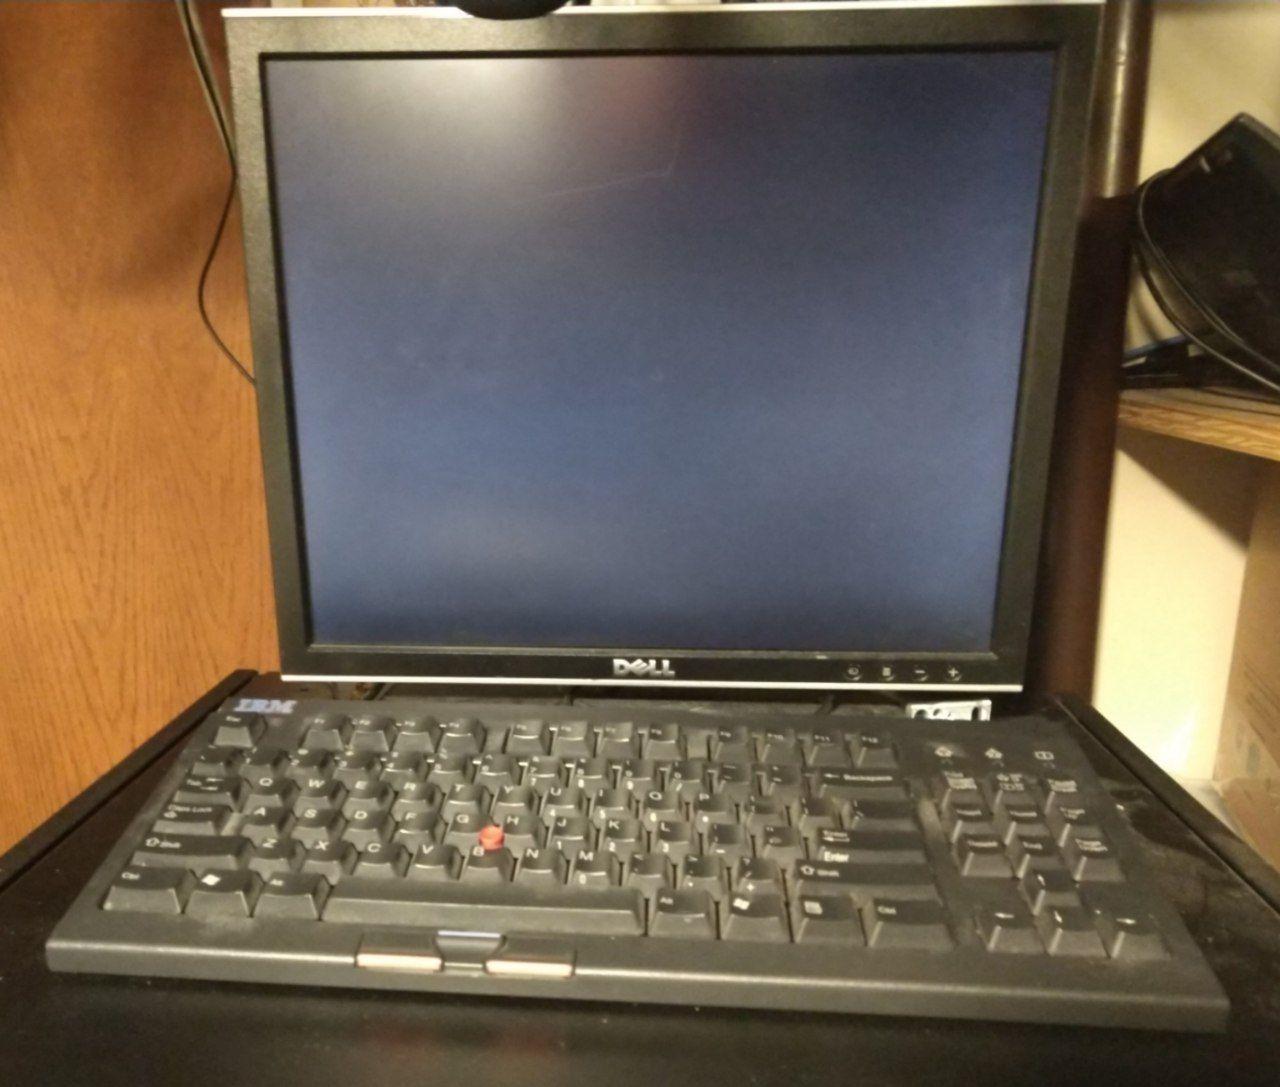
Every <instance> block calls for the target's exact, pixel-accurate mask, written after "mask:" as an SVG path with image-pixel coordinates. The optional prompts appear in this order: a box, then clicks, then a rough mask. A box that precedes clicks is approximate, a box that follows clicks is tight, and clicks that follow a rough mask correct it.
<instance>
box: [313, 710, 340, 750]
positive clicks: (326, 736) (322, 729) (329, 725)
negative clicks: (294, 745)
mask: <svg viewBox="0 0 1280 1087" xmlns="http://www.w3.org/2000/svg"><path fill="white" fill-rule="evenodd" d="M350 735H351V721H350V719H349V718H348V717H347V716H346V715H345V714H341V713H324V714H316V715H314V716H311V717H307V718H305V719H304V720H303V722H302V746H303V747H304V748H306V749H307V750H309V751H341V750H342V749H343V748H344V747H346V746H347V739H348V738H349V737H350Z"/></svg>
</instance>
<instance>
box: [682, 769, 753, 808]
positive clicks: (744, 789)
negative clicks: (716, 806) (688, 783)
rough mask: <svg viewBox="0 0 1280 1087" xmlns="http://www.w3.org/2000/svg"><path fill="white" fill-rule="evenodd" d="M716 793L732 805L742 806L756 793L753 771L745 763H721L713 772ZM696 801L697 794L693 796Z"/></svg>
mask: <svg viewBox="0 0 1280 1087" xmlns="http://www.w3.org/2000/svg"><path fill="white" fill-rule="evenodd" d="M715 778H716V793H717V795H719V796H722V797H724V798H725V800H727V801H729V802H730V803H734V804H743V803H745V802H746V801H747V799H748V798H749V797H751V796H753V795H755V792H756V775H755V771H754V770H752V769H751V766H750V765H749V764H747V763H738V762H727V763H722V764H721V765H720V766H718V767H717V768H716V770H715ZM694 798H695V799H697V794H695V797H694Z"/></svg>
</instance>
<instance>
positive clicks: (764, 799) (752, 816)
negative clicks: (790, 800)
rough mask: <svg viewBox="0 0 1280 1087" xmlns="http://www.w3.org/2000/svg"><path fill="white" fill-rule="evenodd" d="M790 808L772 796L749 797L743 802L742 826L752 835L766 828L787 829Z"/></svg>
mask: <svg viewBox="0 0 1280 1087" xmlns="http://www.w3.org/2000/svg"><path fill="white" fill-rule="evenodd" d="M790 811H791V809H790V806H789V805H787V804H784V803H783V802H782V801H781V800H779V799H777V798H775V797H772V796H749V797H747V799H746V800H744V801H743V802H742V809H741V821H742V825H743V826H745V827H746V828H747V830H748V831H750V832H751V833H752V834H758V833H759V832H760V831H762V830H764V828H765V827H785V826H786V825H787V824H788V823H789V822H790V821H791V820H790Z"/></svg>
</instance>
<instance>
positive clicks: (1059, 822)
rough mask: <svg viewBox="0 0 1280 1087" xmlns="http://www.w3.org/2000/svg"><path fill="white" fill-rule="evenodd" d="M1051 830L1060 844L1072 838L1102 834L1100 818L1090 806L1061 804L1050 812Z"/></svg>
mask: <svg viewBox="0 0 1280 1087" xmlns="http://www.w3.org/2000/svg"><path fill="white" fill-rule="evenodd" d="M1047 821H1048V824H1049V830H1050V832H1051V833H1052V834H1053V836H1054V837H1055V838H1056V839H1057V840H1058V844H1059V845H1066V843H1067V841H1068V839H1070V838H1097V837H1100V836H1101V834H1102V830H1101V829H1100V828H1099V826H1098V820H1097V819H1096V818H1095V817H1094V815H1093V813H1092V812H1090V811H1089V809H1088V808H1080V807H1072V806H1070V805H1066V804H1060V805H1059V806H1058V807H1056V808H1054V809H1053V811H1051V812H1049V813H1048V816H1047Z"/></svg>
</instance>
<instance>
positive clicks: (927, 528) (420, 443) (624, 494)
mask: <svg viewBox="0 0 1280 1087" xmlns="http://www.w3.org/2000/svg"><path fill="white" fill-rule="evenodd" d="M1052 69H1053V58H1052V55H1051V54H1050V53H1049V52H1037V51H999V52H940V51H939V52H919V53H862V54H858V53H849V54H836V53H815V54H785V55H783V54H730V55H726V54H719V55H709V54H701V55H661V56H659V55H629V56H600V55H592V56H537V57H514V56H502V57H468V58H456V57H407V58H398V57H382V58H361V59H347V58H290V59H284V58H278V59H269V60H267V62H266V92H267V110H268V118H267V119H268V130H269V143H270V146H269V154H270V163H271V174H272V185H273V190H274V197H275V213H276V217H277V218H276V229H277V244H278V246H279V261H280V267H281V269H282V273H281V274H282V291H283V298H282V302H283V312H284V323H285V350H286V360H287V371H286V372H287V374H288V377H289V381H290V391H291V396H292V403H293V413H294V426H295V440H296V458H297V469H298V477H299V479H300V484H299V495H298V500H299V503H300V508H301V515H302V529H303V538H304V548H305V552H304V553H305V583H306V587H307V593H308V598H309V611H310V624H311V636H312V640H313V642H314V643H316V644H325V645H352V646H446V647H447V646H459V647H467V646H470V647H525V646H527V647H599V648H621V647H635V648H672V649H680V648H685V649H759V650H813V651H822V650H837V651H839V650H843V651H858V650H865V651H877V650H880V651H899V652H901V651H919V652H924V651H939V652H941V651H982V650H986V649H989V648H990V646H991V639H992V626H993V613H994V608H995V600H996V591H997V580H998V576H997V575H998V568H999V564H1000V558H1001V546H1002V536H1003V530H1004V521H1005V517H1004V514H1005V503H1006V492H1007V489H1008V481H1009V472H1010V463H1011V457H1012V445H1013V432H1014V421H1015V420H1014V417H1015V411H1016V401H1017V394H1018V387H1019V376H1020V372H1021V362H1022V353H1023V338H1024V326H1025V323H1026V316H1027V309H1028V292H1029V281H1030V273H1031V263H1032V253H1033V243H1034V235H1035V228H1036V217H1037V207H1038V202H1039V195H1040V183H1041V172H1042V164H1043V159H1044V153H1045V143H1046V134H1047V126H1048V119H1049V114H1050V99H1051V91H1052V82H1053V70H1052Z"/></svg>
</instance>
